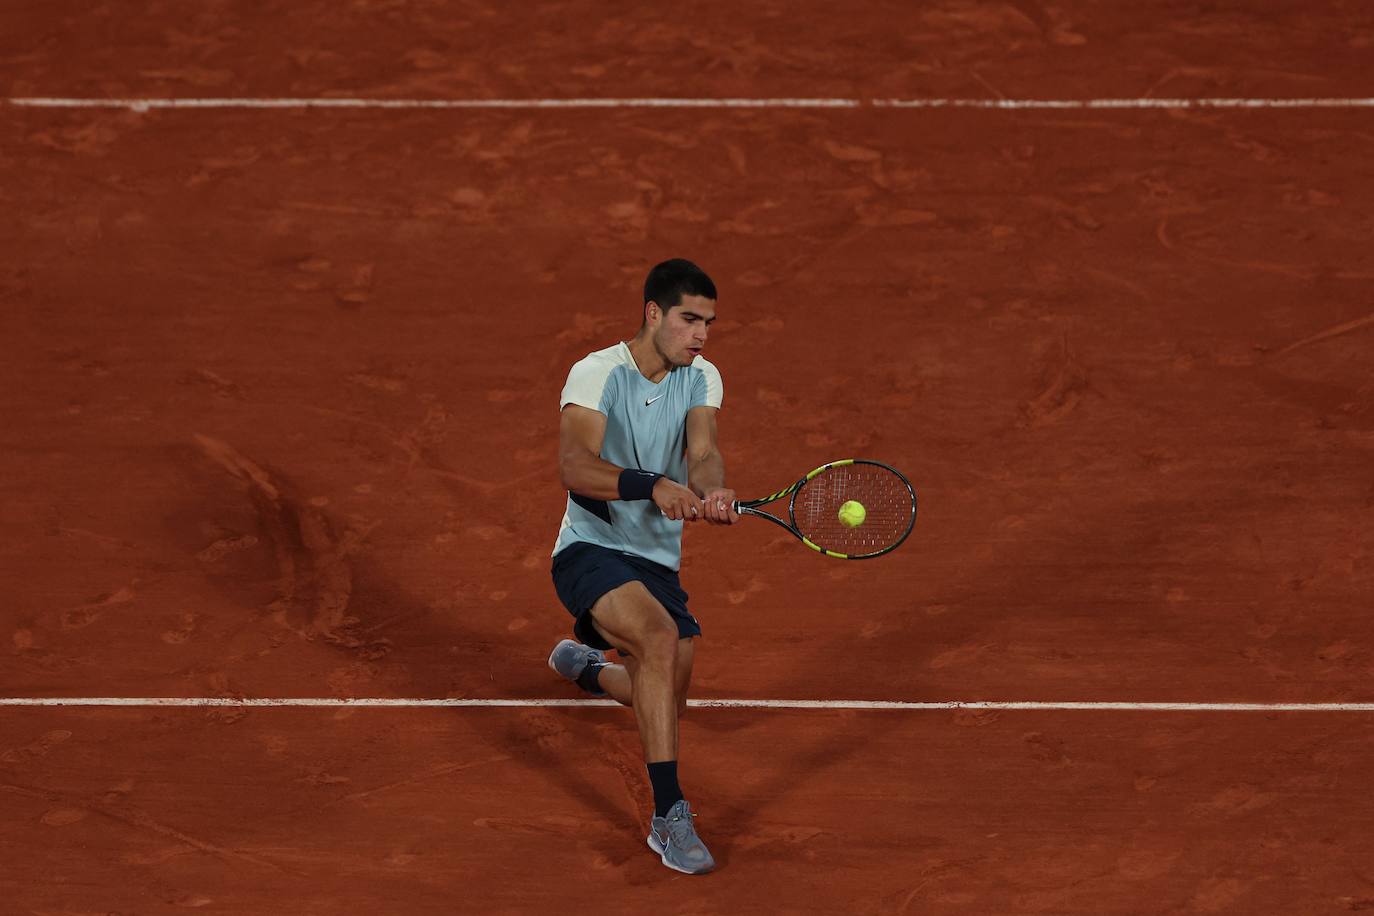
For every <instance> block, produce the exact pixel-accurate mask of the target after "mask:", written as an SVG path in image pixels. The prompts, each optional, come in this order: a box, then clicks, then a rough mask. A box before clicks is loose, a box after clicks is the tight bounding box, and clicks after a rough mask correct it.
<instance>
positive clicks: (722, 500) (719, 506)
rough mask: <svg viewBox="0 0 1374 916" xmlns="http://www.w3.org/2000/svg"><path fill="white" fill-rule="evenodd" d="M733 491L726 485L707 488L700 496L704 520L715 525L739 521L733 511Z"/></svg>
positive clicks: (737, 515)
mask: <svg viewBox="0 0 1374 916" xmlns="http://www.w3.org/2000/svg"><path fill="white" fill-rule="evenodd" d="M735 499H736V496H735V491H734V490H731V489H728V488H726V487H716V488H715V489H714V490H707V491H706V492H705V493H704V494H702V497H701V506H702V510H703V512H704V517H705V519H706V521H708V522H711V523H712V524H715V525H733V524H734V523H735V522H737V521H739V513H738V512H736V511H735Z"/></svg>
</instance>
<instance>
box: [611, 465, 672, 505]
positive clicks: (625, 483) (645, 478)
mask: <svg viewBox="0 0 1374 916" xmlns="http://www.w3.org/2000/svg"><path fill="white" fill-rule="evenodd" d="M662 476H663V475H662V474H655V473H654V472H653V471H641V470H640V469H639V468H626V469H625V470H623V471H621V472H620V485H619V486H620V498H621V499H652V498H653V495H654V484H656V483H658V479H659V478H660V477H662Z"/></svg>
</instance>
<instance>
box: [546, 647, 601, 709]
mask: <svg viewBox="0 0 1374 916" xmlns="http://www.w3.org/2000/svg"><path fill="white" fill-rule="evenodd" d="M604 664H606V653H605V652H602V651H601V650H600V649H593V648H592V647H591V646H584V645H582V643H580V642H573V641H572V640H571V639H565V640H563V641H562V642H560V643H559V644H558V645H556V646H554V647H553V652H551V653H549V667H550V668H552V669H553V670H554V671H556V672H558V673H559V674H560V675H562V676H563V677H565V678H567V679H568V680H570V681H572V682H573V683H574V684H576V683H577V678H578V676H579V675H581V674H582V672H583V671H584V670H586V667H587V666H588V665H604ZM588 693H591V691H588ZM605 695H606V693H605V691H598V692H597V693H595V694H593V696H598V697H604V696H605Z"/></svg>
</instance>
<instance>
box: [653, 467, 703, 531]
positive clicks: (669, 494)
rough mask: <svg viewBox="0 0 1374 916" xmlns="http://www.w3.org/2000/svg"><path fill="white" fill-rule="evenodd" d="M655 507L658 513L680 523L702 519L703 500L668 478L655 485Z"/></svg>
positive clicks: (662, 478) (659, 480)
mask: <svg viewBox="0 0 1374 916" xmlns="http://www.w3.org/2000/svg"><path fill="white" fill-rule="evenodd" d="M654 505H655V506H658V511H660V512H662V513H663V514H664V515H666V516H668V517H669V518H671V519H673V520H674V521H678V522H694V521H696V520H697V519H699V518H701V514H702V509H701V499H700V498H699V497H698V496H697V495H696V494H695V493H693V492H692V491H691V490H689V489H687V488H686V487H684V486H683V485H682V484H680V483H678V482H677V481H676V480H670V479H668V478H667V477H660V478H659V479H658V482H657V483H655V484H654Z"/></svg>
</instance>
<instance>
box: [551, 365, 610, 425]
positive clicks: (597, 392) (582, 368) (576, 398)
mask: <svg viewBox="0 0 1374 916" xmlns="http://www.w3.org/2000/svg"><path fill="white" fill-rule="evenodd" d="M611 368H612V367H611V366H610V365H608V364H607V362H606V361H605V360H599V359H593V358H592V357H587V358H586V359H581V360H578V361H577V362H576V363H574V364H573V367H572V369H571V370H570V371H569V372H568V380H567V381H566V382H565V383H564V384H563V396H562V400H561V402H560V403H559V405H558V409H559V410H562V409H563V408H564V407H567V406H568V405H569V404H576V405H577V406H578V407H586V408H587V409H588V410H595V411H599V412H601V413H603V414H607V415H608V416H609V406H608V405H609V403H610V397H611V396H613V395H614V391H613V390H612V388H613V386H614V385H615V380H614V377H613V375H612V373H611Z"/></svg>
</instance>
